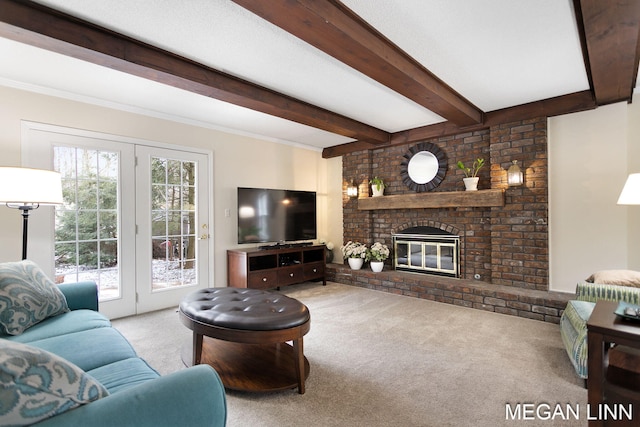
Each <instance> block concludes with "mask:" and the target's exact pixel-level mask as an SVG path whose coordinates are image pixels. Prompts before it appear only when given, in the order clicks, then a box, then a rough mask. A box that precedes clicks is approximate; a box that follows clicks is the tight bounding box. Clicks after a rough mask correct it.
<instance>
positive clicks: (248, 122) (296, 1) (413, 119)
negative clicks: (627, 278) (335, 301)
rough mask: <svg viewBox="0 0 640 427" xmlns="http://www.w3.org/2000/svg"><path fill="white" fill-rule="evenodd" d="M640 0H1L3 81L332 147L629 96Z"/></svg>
mask: <svg viewBox="0 0 640 427" xmlns="http://www.w3.org/2000/svg"><path fill="white" fill-rule="evenodd" d="M639 40H640V1H637V0H627V1H624V0H619V1H616V2H608V1H601V0H573V1H571V0H537V1H530V0H478V1H473V2H469V1H463V0H457V1H456V0H437V1H436V0H399V1H371V0H343V2H339V1H337V0H315V1H314V0H269V1H265V0H232V1H230V0H193V1H189V2H184V1H177V0H137V1H132V0H112V1H109V2H105V1H101V0H41V1H38V2H29V1H15V0H0V55H1V57H2V58H3V60H2V65H1V66H0V85H6V86H13V87H19V88H25V89H27V90H34V91H39V92H44V93H50V94H54V95H56V96H63V97H70V98H75V99H80V100H82V101H86V102H94V103H98V104H103V105H107V106H110V107H114V108H120V109H125V110H129V111H134V112H140V113H142V114H151V115H156V116H160V117H165V118H170V119H174V120H179V121H185V122H188V123H194V124H199V125H204V126H209V127H213V128H219V129H223V130H227V131H231V132H238V133H243V134H247V135H254V136H258V137H261V138H266V139H270V140H275V141H281V142H287V143H296V144H301V145H305V146H310V147H315V148H317V149H322V150H323V156H324V157H335V156H340V155H342V154H346V153H349V152H352V151H356V150H361V149H372V148H376V147H381V146H387V145H394V144H402V143H408V142H415V141H421V140H424V139H428V138H434V137H438V136H444V135H450V134H453V133H459V132H465V131H471V130H477V129H482V128H487V127H489V126H491V125H494V124H497V123H504V122H509V121H514V120H522V119H526V118H532V117H538V116H543V115H546V116H554V115H559V114H566V113H571V112H576V111H583V110H588V109H593V108H597V107H598V106H600V105H606V104H611V103H615V102H631V101H632V97H633V93H634V90H635V89H636V88H637V73H638V63H639V55H640V43H639Z"/></svg>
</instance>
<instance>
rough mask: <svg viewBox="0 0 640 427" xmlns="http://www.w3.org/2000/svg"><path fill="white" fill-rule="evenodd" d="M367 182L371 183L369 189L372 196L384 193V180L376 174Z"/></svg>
mask: <svg viewBox="0 0 640 427" xmlns="http://www.w3.org/2000/svg"><path fill="white" fill-rule="evenodd" d="M369 184H371V191H372V192H373V197H379V196H382V194H383V193H384V181H383V180H382V178H378V177H377V176H375V177H373V178H371V180H369Z"/></svg>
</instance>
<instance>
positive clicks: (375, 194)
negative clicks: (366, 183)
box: [371, 185, 384, 197]
mask: <svg viewBox="0 0 640 427" xmlns="http://www.w3.org/2000/svg"><path fill="white" fill-rule="evenodd" d="M371 194H372V197H380V196H382V195H384V187H383V186H382V185H381V186H380V190H378V186H377V185H372V186H371Z"/></svg>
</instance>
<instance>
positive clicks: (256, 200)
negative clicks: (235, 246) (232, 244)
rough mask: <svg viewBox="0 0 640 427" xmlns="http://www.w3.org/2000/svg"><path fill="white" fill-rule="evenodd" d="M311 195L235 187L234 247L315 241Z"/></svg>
mask: <svg viewBox="0 0 640 427" xmlns="http://www.w3.org/2000/svg"><path fill="white" fill-rule="evenodd" d="M316 234H317V232H316V193H315V191H295V190H275V189H268V188H246V187H238V243H266V242H276V243H281V242H294V241H301V240H313V239H315V238H316Z"/></svg>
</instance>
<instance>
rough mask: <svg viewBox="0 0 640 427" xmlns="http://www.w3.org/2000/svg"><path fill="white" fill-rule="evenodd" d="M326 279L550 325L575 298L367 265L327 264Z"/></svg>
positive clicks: (555, 321)
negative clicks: (360, 266) (377, 270)
mask: <svg viewBox="0 0 640 427" xmlns="http://www.w3.org/2000/svg"><path fill="white" fill-rule="evenodd" d="M385 268H386V267H385ZM327 280H329V281H332V282H336V283H342V284H345V285H350V286H357V287H361V288H367V289H374V290H377V291H383V292H389V293H392V294H398V295H406V296H410V297H415V298H422V299H427V300H431V301H437V302H443V303H447V304H453V305H458V306H462V307H469V308H475V309H479V310H486V311H493V312H496V313H502V314H508V315H512V316H518V317H526V318H528V319H535V320H542V321H545V322H551V323H558V322H559V321H560V316H561V315H562V311H563V310H564V308H565V306H566V305H567V301H569V299H570V298H571V297H572V295H569V294H566V293H560V292H547V291H538V290H534V289H524V288H518V287H513V286H504V285H494V284H489V283H484V282H479V281H477V280H466V279H452V278H447V277H439V276H433V275H425V274H417V273H405V272H401V271H393V270H385V271H382V272H380V273H374V272H372V271H371V270H370V269H369V268H368V266H367V265H365V267H363V268H362V269H361V270H351V269H350V268H349V266H348V265H346V264H327Z"/></svg>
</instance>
